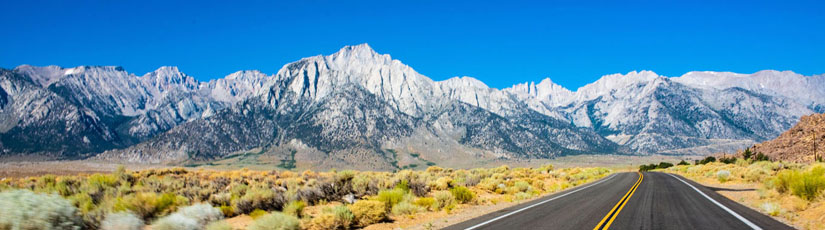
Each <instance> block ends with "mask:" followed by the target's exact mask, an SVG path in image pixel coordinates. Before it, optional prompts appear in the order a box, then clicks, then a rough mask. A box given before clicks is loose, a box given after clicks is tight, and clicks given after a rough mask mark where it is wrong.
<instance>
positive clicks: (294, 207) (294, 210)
mask: <svg viewBox="0 0 825 230" xmlns="http://www.w3.org/2000/svg"><path fill="white" fill-rule="evenodd" d="M306 206H307V205H306V203H304V202H303V201H300V200H295V201H292V202H289V203H288V204H287V205H286V206H284V213H285V214H288V215H293V216H296V217H298V218H301V217H302V216H304V208H305V207H306Z"/></svg>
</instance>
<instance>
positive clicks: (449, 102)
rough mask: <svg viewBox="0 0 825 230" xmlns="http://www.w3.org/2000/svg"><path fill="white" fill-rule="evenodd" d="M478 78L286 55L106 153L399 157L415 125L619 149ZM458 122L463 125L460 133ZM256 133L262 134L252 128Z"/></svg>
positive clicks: (542, 147) (478, 145)
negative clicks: (235, 99)
mask: <svg viewBox="0 0 825 230" xmlns="http://www.w3.org/2000/svg"><path fill="white" fill-rule="evenodd" d="M464 81H471V82H470V83H471V84H474V85H473V87H468V86H466V84H464V83H466V82H464ZM473 81H474V82H473ZM477 83H478V82H477V80H474V79H464V80H461V79H457V80H448V81H444V82H434V81H432V80H430V79H429V78H426V77H424V76H422V75H420V74H418V73H416V72H415V71H414V70H412V69H411V68H409V67H408V66H406V65H402V64H400V62H398V61H397V60H391V59H389V57H388V56H387V55H378V54H377V53H375V52H374V51H373V50H372V49H371V48H369V47H368V46H365V45H361V46H356V47H345V48H344V49H342V50H341V51H339V52H338V53H335V54H332V55H330V56H316V57H310V58H306V59H303V60H301V61H298V62H295V63H292V64H288V65H286V66H285V67H284V68H282V69H281V70H280V71H279V72H278V74H277V75H276V76H275V77H273V78H271V79H270V81H269V82H267V83H265V84H264V85H266V87H269V88H268V89H267V88H266V87H264V89H265V90H263V91H261V92H260V93H259V94H257V95H256V96H253V97H251V98H249V99H247V100H245V101H243V102H241V103H240V104H237V105H236V106H234V107H232V109H229V110H224V111H221V112H219V113H217V114H216V115H214V116H211V117H208V118H205V119H203V120H200V121H195V122H190V123H187V124H184V125H181V126H179V127H176V128H173V129H172V130H171V131H169V132H168V133H165V134H162V135H159V136H158V137H156V138H153V139H151V140H149V141H147V142H145V143H142V144H139V145H137V146H134V147H131V148H128V149H125V150H115V151H109V152H106V153H104V154H103V155H102V156H100V158H102V159H129V160H133V161H138V162H145V161H152V162H167V161H185V160H190V159H215V158H220V157H225V156H229V155H231V154H233V153H237V152H239V151H251V150H252V149H255V148H261V150H262V151H264V152H277V151H280V150H282V149H284V148H290V149H291V150H294V151H295V152H298V153H297V154H298V155H303V154H308V153H321V154H323V155H325V156H323V157H325V158H330V157H333V158H334V157H338V158H343V157H341V156H342V155H346V154H351V153H353V152H358V153H373V155H372V156H366V158H370V159H371V160H372V161H374V162H377V163H374V164H377V165H381V167H386V166H387V165H388V164H389V163H391V162H393V161H395V160H396V159H394V158H395V157H394V156H392V157H391V156H388V155H387V154H386V149H387V148H390V147H387V146H399V145H413V146H414V145H424V144H425V143H421V142H418V141H411V138H410V137H411V136H412V135H413V133H416V132H419V135H421V134H422V133H423V135H425V136H431V137H434V138H438V139H453V140H455V141H456V143H458V144H460V145H462V146H465V147H467V148H468V149H476V150H475V152H484V151H489V152H496V153H500V154H499V155H497V156H496V157H507V158H509V157H517V158H547V157H555V156H559V155H562V154H569V153H586V152H611V151H615V150H617V149H618V147H617V145H615V144H614V143H612V142H610V141H608V140H606V139H604V138H602V137H601V136H598V135H596V134H595V133H593V132H592V131H590V130H588V129H579V128H576V127H574V126H572V125H570V124H569V123H567V122H564V121H560V120H557V119H555V118H551V117H548V116H545V115H542V114H540V113H536V112H534V111H532V110H529V109H527V106H526V105H525V104H524V103H520V102H518V101H517V100H515V99H514V98H513V97H512V96H511V95H509V94H507V93H504V92H502V91H499V90H495V89H490V88H487V87H486V86H484V85H483V84H477ZM502 101H505V102H506V103H502ZM502 105H504V106H502ZM494 111H497V113H496V112H494ZM240 122H251V123H240ZM446 127H449V129H445V128H446ZM456 130H461V131H460V134H458V135H451V134H456V133H455V131H456ZM254 133H261V134H260V135H257V136H256V138H252V139H250V138H247V136H248V135H253V134H254ZM561 136H563V137H561ZM559 137H561V138H559ZM296 143H300V144H296ZM298 145H300V146H301V148H300V149H299V148H298V147H299V146H298ZM391 150H392V151H398V150H394V148H391ZM468 151H473V150H468ZM287 152H291V151H287ZM161 154H163V155H161ZM367 155H369V154H367ZM281 157H285V156H281ZM434 157H435V156H434ZM440 157H444V156H440ZM371 164H372V163H371Z"/></svg>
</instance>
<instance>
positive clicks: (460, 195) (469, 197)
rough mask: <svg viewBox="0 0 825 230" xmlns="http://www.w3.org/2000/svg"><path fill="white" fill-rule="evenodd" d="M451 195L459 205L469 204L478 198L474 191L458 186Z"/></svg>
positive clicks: (451, 191)
mask: <svg viewBox="0 0 825 230" xmlns="http://www.w3.org/2000/svg"><path fill="white" fill-rule="evenodd" d="M450 193H452V194H453V197H455V200H456V201H458V202H459V203H462V204H463V203H467V202H470V201H473V199H475V198H476V194H475V193H474V192H473V191H470V189H468V188H467V187H464V186H458V187H455V188H452V189H450Z"/></svg>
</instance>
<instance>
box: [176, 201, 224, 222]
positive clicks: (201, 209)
mask: <svg viewBox="0 0 825 230" xmlns="http://www.w3.org/2000/svg"><path fill="white" fill-rule="evenodd" d="M177 213H179V214H181V215H183V216H185V217H189V218H191V219H193V220H195V221H197V222H198V225H199V226H205V225H206V224H208V223H210V222H213V221H216V220H220V219H223V212H221V210H220V209H219V208H215V207H212V205H209V204H203V203H200V204H194V205H191V206H186V207H183V208H180V209H179V210H178V211H177Z"/></svg>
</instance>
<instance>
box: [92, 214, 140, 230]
mask: <svg viewBox="0 0 825 230" xmlns="http://www.w3.org/2000/svg"><path fill="white" fill-rule="evenodd" d="M100 229H102V230H141V229H143V220H141V219H140V218H138V217H137V215H135V214H133V213H130V212H117V213H109V214H107V215H106V219H104V220H103V221H102V222H101V223H100Z"/></svg>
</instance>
